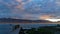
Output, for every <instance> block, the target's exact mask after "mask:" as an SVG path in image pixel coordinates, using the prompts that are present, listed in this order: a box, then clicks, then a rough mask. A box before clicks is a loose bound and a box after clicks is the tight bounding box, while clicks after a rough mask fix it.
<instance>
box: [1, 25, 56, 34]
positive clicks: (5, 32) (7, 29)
mask: <svg viewBox="0 0 60 34" xmlns="http://www.w3.org/2000/svg"><path fill="white" fill-rule="evenodd" d="M15 25H17V24H0V34H18V32H19V29H17V30H15V31H14V32H11V31H12V28H13V26H15ZM19 25H20V26H21V27H22V28H24V29H29V28H38V27H41V26H42V27H43V26H55V25H57V24H19Z"/></svg>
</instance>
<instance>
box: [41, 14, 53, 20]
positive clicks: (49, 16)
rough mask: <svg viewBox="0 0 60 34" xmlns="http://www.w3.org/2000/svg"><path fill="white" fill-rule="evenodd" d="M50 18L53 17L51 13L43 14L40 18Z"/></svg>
mask: <svg viewBox="0 0 60 34" xmlns="http://www.w3.org/2000/svg"><path fill="white" fill-rule="evenodd" d="M49 18H52V16H51V15H42V16H40V19H43V20H45V19H49Z"/></svg>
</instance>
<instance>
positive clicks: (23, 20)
mask: <svg viewBox="0 0 60 34" xmlns="http://www.w3.org/2000/svg"><path fill="white" fill-rule="evenodd" d="M0 22H9V23H10V22H13V23H15V22H19V23H48V22H50V21H47V20H27V19H13V18H0Z"/></svg>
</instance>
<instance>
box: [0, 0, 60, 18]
mask: <svg viewBox="0 0 60 34" xmlns="http://www.w3.org/2000/svg"><path fill="white" fill-rule="evenodd" d="M44 15H47V16H49V15H51V16H52V18H60V0H0V18H4V17H5V18H16V19H21V18H22V19H40V17H41V16H44Z"/></svg>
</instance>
